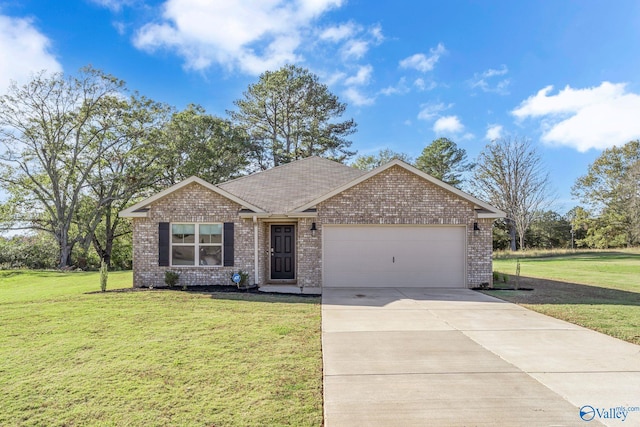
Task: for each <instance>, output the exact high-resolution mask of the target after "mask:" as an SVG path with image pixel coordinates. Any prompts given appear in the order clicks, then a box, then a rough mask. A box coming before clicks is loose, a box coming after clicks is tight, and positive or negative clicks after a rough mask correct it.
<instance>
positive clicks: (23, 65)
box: [0, 15, 62, 94]
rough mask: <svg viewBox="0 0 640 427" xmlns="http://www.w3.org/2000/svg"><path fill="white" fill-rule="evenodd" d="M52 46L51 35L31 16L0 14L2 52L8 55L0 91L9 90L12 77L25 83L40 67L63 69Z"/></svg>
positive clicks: (2, 68)
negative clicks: (40, 27) (33, 20)
mask: <svg viewBox="0 0 640 427" xmlns="http://www.w3.org/2000/svg"><path fill="white" fill-rule="evenodd" d="M50 48H51V42H50V41H49V39H48V38H47V37H46V36H45V35H43V34H42V33H41V32H40V31H38V29H37V28H35V26H34V25H33V22H32V21H31V20H30V19H27V18H13V17H9V16H4V15H0V52H2V56H3V57H4V58H5V60H3V61H0V93H2V94H4V93H5V92H6V90H7V89H8V88H9V84H10V81H11V80H14V81H16V82H18V83H26V82H27V81H28V80H29V79H30V78H31V76H32V75H33V74H34V73H37V72H39V71H42V70H47V71H48V72H50V73H55V72H59V71H62V66H61V65H60V63H59V62H58V61H57V60H56V58H55V56H54V55H53V54H52V53H51V51H50ZM9 58H10V60H9Z"/></svg>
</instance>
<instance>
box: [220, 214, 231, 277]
mask: <svg viewBox="0 0 640 427" xmlns="http://www.w3.org/2000/svg"><path fill="white" fill-rule="evenodd" d="M222 230H223V237H222V238H223V242H224V250H223V258H224V260H223V264H222V265H224V266H225V267H233V223H232V222H225V223H224V226H223V228H222Z"/></svg>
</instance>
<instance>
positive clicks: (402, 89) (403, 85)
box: [380, 77, 409, 96]
mask: <svg viewBox="0 0 640 427" xmlns="http://www.w3.org/2000/svg"><path fill="white" fill-rule="evenodd" d="M380 93H381V94H382V95H387V96H390V95H404V94H407V93H409V87H408V86H407V79H406V78H405V77H401V78H400V80H399V81H398V83H397V84H396V85H395V86H388V87H386V88H384V89H382V90H380Z"/></svg>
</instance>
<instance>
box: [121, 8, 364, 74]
mask: <svg viewBox="0 0 640 427" xmlns="http://www.w3.org/2000/svg"><path fill="white" fill-rule="evenodd" d="M341 4H342V0H299V1H290V0H271V1H260V2H256V1H250V0H234V1H215V2H206V1H202V0H167V1H166V2H165V3H164V4H163V13H162V19H161V20H160V21H159V22H155V23H149V24H146V25H145V26H143V27H142V28H140V29H139V30H138V31H137V33H136V35H135V37H134V44H135V46H136V47H137V48H139V49H142V50H145V51H149V52H153V51H155V50H157V49H169V50H174V51H176V52H177V53H178V55H180V56H182V57H183V58H184V60H185V66H186V67H187V68H191V69H195V70H203V69H206V68H208V67H210V66H211V65H212V64H220V65H222V66H225V67H227V68H229V69H240V70H241V71H244V72H246V73H250V74H260V73H261V72H263V71H265V70H267V69H274V68H277V67H279V66H282V65H284V64H285V63H288V62H289V63H292V62H297V61H299V60H300V59H301V58H300V56H299V53H298V50H299V48H300V46H301V44H302V41H303V39H304V37H305V36H307V35H308V34H309V29H310V27H312V25H313V23H314V22H315V21H316V20H317V19H318V18H319V17H320V16H321V15H322V14H324V13H326V12H328V11H329V10H331V9H333V8H336V7H340V6H341ZM336 37H337V34H336ZM354 49H355V48H354ZM356 51H357V49H356Z"/></svg>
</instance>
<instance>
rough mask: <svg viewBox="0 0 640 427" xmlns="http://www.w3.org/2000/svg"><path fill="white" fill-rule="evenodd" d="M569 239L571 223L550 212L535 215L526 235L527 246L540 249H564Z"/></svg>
mask: <svg viewBox="0 0 640 427" xmlns="http://www.w3.org/2000/svg"><path fill="white" fill-rule="evenodd" d="M570 239H571V223H570V222H569V221H568V220H567V218H564V217H562V216H561V215H560V214H558V213H557V212H554V211H551V210H548V211H545V212H539V213H538V214H536V215H535V220H534V221H533V222H532V223H531V226H530V227H529V230H527V235H526V241H527V244H528V246H529V247H532V248H540V249H553V248H566V247H568V246H570V244H571V242H570Z"/></svg>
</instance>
